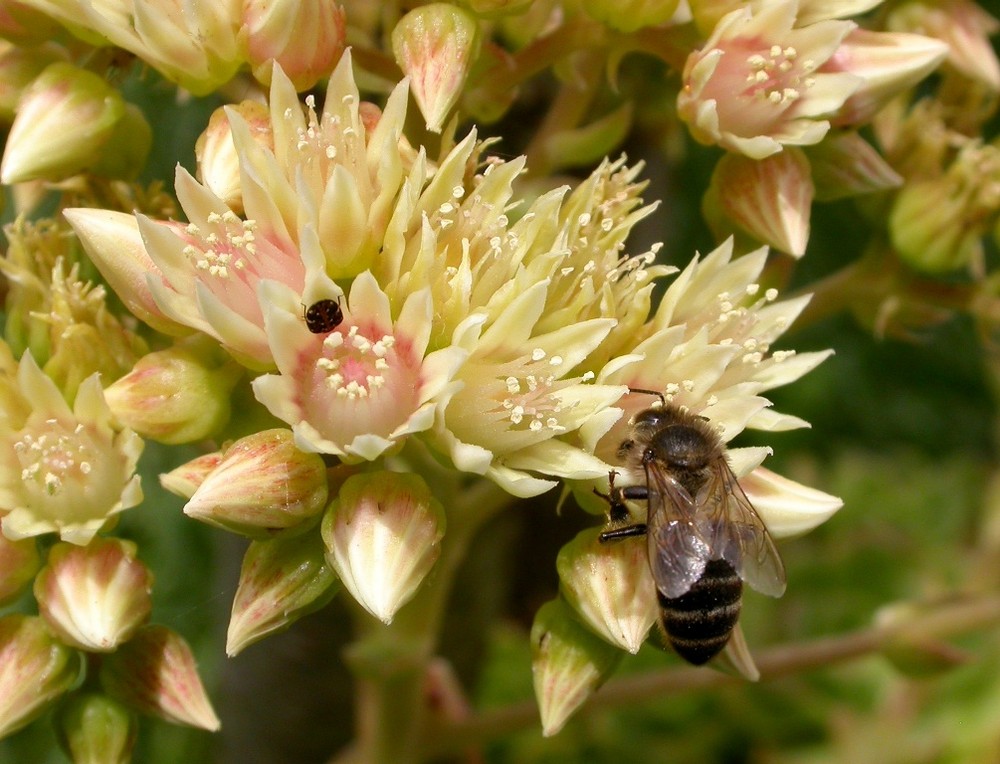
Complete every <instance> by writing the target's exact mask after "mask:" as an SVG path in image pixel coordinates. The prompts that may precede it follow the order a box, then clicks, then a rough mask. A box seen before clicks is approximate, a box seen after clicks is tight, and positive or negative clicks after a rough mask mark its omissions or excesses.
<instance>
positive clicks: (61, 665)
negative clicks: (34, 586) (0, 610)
mask: <svg viewBox="0 0 1000 764" xmlns="http://www.w3.org/2000/svg"><path fill="white" fill-rule="evenodd" d="M82 671H83V661H81V660H80V654H79V653H78V652H76V651H75V650H73V649H72V648H70V647H67V646H66V645H64V644H63V643H62V642H60V641H59V640H57V639H56V638H55V637H54V636H53V635H52V633H51V632H50V631H49V630H48V627H46V625H45V622H44V621H43V620H42V619H41V618H38V617H37V616H27V615H21V614H19V613H18V614H12V615H6V616H3V617H2V618H0V738H3V737H6V736H7V735H9V734H10V733H12V732H15V731H17V730H19V729H21V727H23V726H25V725H26V724H28V723H29V722H31V721H32V720H34V719H35V718H36V717H37V716H40V715H41V714H42V713H44V712H45V711H46V710H47V709H48V708H49V707H50V706H51V705H52V704H53V702H54V701H55V700H56V699H57V698H58V697H59V696H60V695H62V694H63V693H65V692H66V691H67V690H69V689H70V688H72V687H73V686H74V685H75V684H76V683H77V681H78V679H79V677H80V674H81V672H82Z"/></svg>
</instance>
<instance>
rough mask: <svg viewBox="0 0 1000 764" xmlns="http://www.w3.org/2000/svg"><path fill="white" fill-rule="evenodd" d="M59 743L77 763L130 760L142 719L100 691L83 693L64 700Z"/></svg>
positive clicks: (123, 762) (58, 718)
mask: <svg viewBox="0 0 1000 764" xmlns="http://www.w3.org/2000/svg"><path fill="white" fill-rule="evenodd" d="M55 725H56V735H57V737H58V740H59V746H60V747H61V748H62V749H63V752H64V753H65V754H66V756H68V757H69V759H70V760H71V761H72V762H73V764H129V762H131V761H132V749H133V748H134V747H135V741H136V738H137V737H138V734H139V720H138V719H137V718H136V716H135V714H134V713H132V712H131V711H129V710H128V709H127V708H126V707H125V706H123V705H122V704H121V703H119V702H118V701H116V700H115V699H114V698H109V697H108V696H107V695H102V694H100V693H92V692H88V693H83V694H80V695H74V696H73V697H72V698H69V699H68V700H66V701H64V702H63V703H61V704H60V706H59V710H58V712H57V713H56V718H55Z"/></svg>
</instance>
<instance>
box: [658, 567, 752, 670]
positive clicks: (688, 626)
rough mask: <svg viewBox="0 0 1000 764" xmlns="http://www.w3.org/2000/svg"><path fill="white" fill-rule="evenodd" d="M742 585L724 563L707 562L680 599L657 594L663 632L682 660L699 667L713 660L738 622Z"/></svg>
mask: <svg viewBox="0 0 1000 764" xmlns="http://www.w3.org/2000/svg"><path fill="white" fill-rule="evenodd" d="M742 593H743V582H742V581H741V580H740V577H739V576H738V575H736V571H735V570H734V569H733V566H732V565H730V564H729V563H728V562H726V561H725V560H709V562H708V563H707V564H706V565H705V572H704V573H703V574H702V576H701V578H700V579H698V580H697V581H696V582H695V583H694V585H693V586H692V587H691V589H690V590H689V591H688V592H687V593H686V594H683V595H681V596H680V597H674V598H669V597H664V596H663V595H662V594H659V593H658V597H659V600H660V608H661V609H662V624H663V629H664V631H666V633H667V639H668V640H669V641H670V645H671V646H672V647H673V648H674V650H676V651H677V654H678V655H680V656H681V657H682V658H683V659H684V660H686V661H688V662H690V663H693V664H695V665H696V666H700V665H702V664H703V663H707V662H708V661H710V660H711V659H712V658H714V657H715V656H716V655H717V654H718V653H719V651H721V650H722V648H723V647H725V646H726V642H728V641H729V635H730V634H732V632H733V628H735V626H736V622H737V621H738V620H739V618H740V598H741V595H742Z"/></svg>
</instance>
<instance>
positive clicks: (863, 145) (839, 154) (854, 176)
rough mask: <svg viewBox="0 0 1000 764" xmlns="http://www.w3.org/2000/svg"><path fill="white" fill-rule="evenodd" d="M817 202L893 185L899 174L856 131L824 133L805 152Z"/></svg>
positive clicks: (867, 192)
mask: <svg viewBox="0 0 1000 764" xmlns="http://www.w3.org/2000/svg"><path fill="white" fill-rule="evenodd" d="M808 154H809V164H810V166H811V167H812V180H813V184H814V185H815V187H816V199H817V200H818V201H824V202H827V201H832V200H834V199H843V198H845V197H851V196H860V195H862V194H870V193H873V192H875V191H886V190H888V189H890V188H897V187H898V186H901V185H902V183H903V177H902V176H901V175H900V174H899V173H898V172H896V171H895V170H894V169H893V168H892V166H891V165H890V164H889V163H888V162H886V161H885V159H883V158H882V156H881V155H880V154H879V153H878V152H877V151H876V150H875V149H874V148H873V147H872V145H871V144H870V143H868V141H866V140H865V139H864V138H862V137H861V136H860V135H858V134H857V133H856V132H844V133H838V134H836V135H831V136H827V138H826V140H824V141H823V142H822V143H819V144H817V145H815V146H813V147H812V148H810V149H809V151H808Z"/></svg>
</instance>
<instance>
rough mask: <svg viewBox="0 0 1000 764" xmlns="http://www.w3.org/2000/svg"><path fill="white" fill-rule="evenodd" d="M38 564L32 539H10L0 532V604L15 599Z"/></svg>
mask: <svg viewBox="0 0 1000 764" xmlns="http://www.w3.org/2000/svg"><path fill="white" fill-rule="evenodd" d="M40 566H41V559H40V558H39V556H38V547H37V546H36V545H35V540H34V539H22V540H21V541H11V540H10V539H9V538H7V537H6V536H4V535H3V534H2V533H0V606H2V605H7V604H9V603H11V602H13V601H14V600H16V599H17V598H18V597H19V596H20V595H21V592H22V591H23V590H24V588H25V587H26V586H27V585H28V584H29V583H31V580H32V579H33V578H34V577H35V574H36V573H37V572H38V568H39V567H40Z"/></svg>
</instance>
